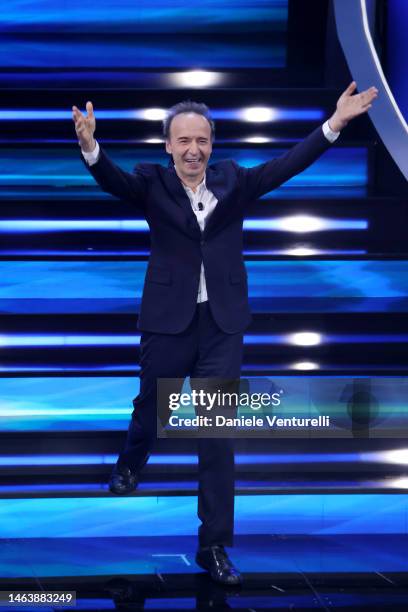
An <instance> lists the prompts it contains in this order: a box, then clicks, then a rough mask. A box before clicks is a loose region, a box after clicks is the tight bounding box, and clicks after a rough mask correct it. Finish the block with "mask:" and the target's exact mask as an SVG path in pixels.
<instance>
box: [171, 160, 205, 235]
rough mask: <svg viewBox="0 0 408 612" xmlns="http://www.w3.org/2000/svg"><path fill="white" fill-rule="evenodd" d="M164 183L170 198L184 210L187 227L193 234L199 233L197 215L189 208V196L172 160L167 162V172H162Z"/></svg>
mask: <svg viewBox="0 0 408 612" xmlns="http://www.w3.org/2000/svg"><path fill="white" fill-rule="evenodd" d="M164 177H165V183H166V187H167V190H168V192H169V195H170V198H171V199H172V200H173V201H175V202H176V204H178V205H179V206H180V207H181V208H182V209H183V210H184V212H185V214H186V216H187V227H188V228H190V230H191V231H192V232H193V233H194V234H198V235H199V236H200V235H201V230H200V226H199V225H198V221H197V217H196V216H195V214H194V211H193V209H192V208H191V202H190V198H189V197H188V195H187V194H186V192H185V190H184V187H183V185H182V184H181V181H180V179H179V177H178V176H177V173H176V171H175V169H174V166H173V162H172V161H170V162H169V166H168V168H167V172H165V173H164Z"/></svg>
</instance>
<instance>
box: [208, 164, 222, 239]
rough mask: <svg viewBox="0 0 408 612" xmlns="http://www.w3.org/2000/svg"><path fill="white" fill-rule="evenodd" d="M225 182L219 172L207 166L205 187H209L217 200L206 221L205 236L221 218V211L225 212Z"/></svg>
mask: <svg viewBox="0 0 408 612" xmlns="http://www.w3.org/2000/svg"><path fill="white" fill-rule="evenodd" d="M225 183H226V181H225V177H223V176H222V173H221V172H218V171H217V170H216V169H215V168H213V167H212V168H211V167H208V168H207V172H206V177H205V184H206V187H207V189H209V191H212V193H213V194H214V195H215V197H216V198H217V200H218V202H217V206H216V207H215V210H214V212H213V214H212V215H211V217H210V218H209V219H208V221H207V223H206V226H205V230H204V235H205V236H207V235H208V233H210V232H211V231H212V230H213V229H214V227H216V225H217V222H218V221H220V220H221V219H222V216H223V213H224V212H225V207H226V204H227V199H226V198H225V193H226V189H225Z"/></svg>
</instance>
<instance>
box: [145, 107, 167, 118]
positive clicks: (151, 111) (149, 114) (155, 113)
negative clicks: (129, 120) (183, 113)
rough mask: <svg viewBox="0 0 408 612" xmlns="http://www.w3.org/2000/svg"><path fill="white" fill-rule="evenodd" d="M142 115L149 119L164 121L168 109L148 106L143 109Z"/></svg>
mask: <svg viewBox="0 0 408 612" xmlns="http://www.w3.org/2000/svg"><path fill="white" fill-rule="evenodd" d="M142 117H143V119H147V121H163V119H164V118H165V117H166V111H165V110H164V108H146V109H145V110H143V111H142Z"/></svg>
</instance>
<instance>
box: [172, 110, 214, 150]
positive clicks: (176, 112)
mask: <svg viewBox="0 0 408 612" xmlns="http://www.w3.org/2000/svg"><path fill="white" fill-rule="evenodd" d="M181 113H196V114H197V115H202V116H203V117H205V118H206V119H207V121H208V123H209V124H210V128H211V140H212V141H213V140H214V137H215V123H214V121H213V120H212V119H211V115H210V109H209V108H208V106H206V104H203V102H193V101H192V100H184V102H178V104H175V105H174V106H172V107H171V108H169V110H168V111H167V113H166V118H165V119H164V120H163V136H164V137H165V139H166V140H169V138H170V125H171V122H172V121H173V119H174V117H175V116H176V115H180V114H181Z"/></svg>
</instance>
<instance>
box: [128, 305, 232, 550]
mask: <svg viewBox="0 0 408 612" xmlns="http://www.w3.org/2000/svg"><path fill="white" fill-rule="evenodd" d="M242 353H243V332H239V333H234V334H227V333H225V332H223V331H222V330H221V329H220V328H219V327H218V326H217V324H216V322H215V321H214V318H213V316H212V314H211V308H210V305H209V302H208V301H207V302H202V303H200V304H197V308H196V311H195V314H194V317H193V320H192V321H191V323H190V325H189V326H188V328H187V329H186V330H184V331H183V332H181V333H179V334H158V333H154V332H142V335H141V342H140V393H139V395H138V396H137V397H136V398H135V399H134V400H133V406H134V410H133V413H132V418H131V421H130V424H129V429H128V433H127V439H126V444H125V447H124V449H123V450H122V452H121V453H120V455H119V462H120V463H123V464H125V465H127V466H128V467H130V468H131V469H133V470H135V471H136V470H139V469H141V467H143V465H144V463H145V462H146V460H147V458H148V456H149V452H150V451H151V449H152V447H153V446H154V443H155V440H156V436H157V433H156V426H157V379H158V378H181V379H184V378H185V377H187V376H190V377H192V378H193V377H194V378H209V377H217V378H224V377H225V378H231V379H233V378H236V379H238V378H239V376H240V370H241V364H242ZM197 442H198V517H199V519H200V521H201V525H200V527H199V530H198V537H199V545H200V546H211V545H213V544H222V545H224V546H232V545H233V531H234V488H235V483H234V439H233V438H198V440H197Z"/></svg>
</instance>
